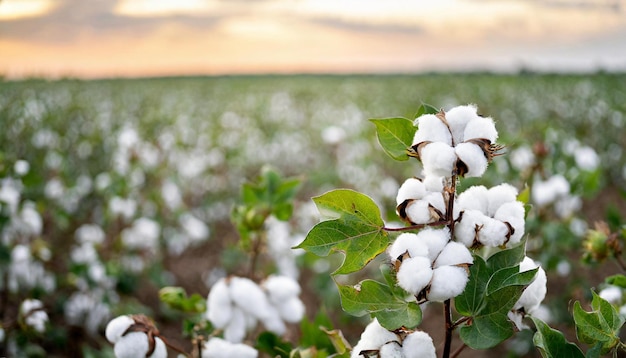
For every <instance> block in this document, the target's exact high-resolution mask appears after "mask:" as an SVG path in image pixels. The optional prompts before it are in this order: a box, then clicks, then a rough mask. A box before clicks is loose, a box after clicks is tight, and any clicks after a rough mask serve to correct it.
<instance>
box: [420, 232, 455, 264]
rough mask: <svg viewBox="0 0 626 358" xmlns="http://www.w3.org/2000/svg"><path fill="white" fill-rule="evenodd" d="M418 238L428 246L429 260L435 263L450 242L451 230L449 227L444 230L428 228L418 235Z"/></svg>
mask: <svg viewBox="0 0 626 358" xmlns="http://www.w3.org/2000/svg"><path fill="white" fill-rule="evenodd" d="M417 238H418V240H419V241H421V242H424V243H425V244H426V246H428V258H429V259H430V261H431V262H433V261H435V259H436V258H437V256H439V253H440V252H441V250H443V248H444V247H445V246H446V244H447V243H448V241H450V230H449V229H448V228H447V227H445V228H443V229H433V228H426V229H424V230H422V231H420V232H419V233H418V234H417Z"/></svg>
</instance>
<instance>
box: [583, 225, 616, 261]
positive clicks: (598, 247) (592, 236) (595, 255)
mask: <svg viewBox="0 0 626 358" xmlns="http://www.w3.org/2000/svg"><path fill="white" fill-rule="evenodd" d="M608 241H609V235H607V233H606V232H604V231H603V230H598V229H596V230H589V231H588V232H587V235H586V236H585V239H584V241H583V248H584V250H585V253H584V255H583V258H584V260H585V261H586V262H602V261H604V260H605V259H606V258H607V257H608V256H609V255H610V254H611V247H610V245H609V242H608Z"/></svg>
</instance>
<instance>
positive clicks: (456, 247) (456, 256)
mask: <svg viewBox="0 0 626 358" xmlns="http://www.w3.org/2000/svg"><path fill="white" fill-rule="evenodd" d="M472 263H474V258H473V257H472V253H471V252H470V251H469V250H468V249H467V247H465V245H464V244H462V243H460V242H456V241H450V242H449V243H448V244H447V245H446V247H444V248H443V250H441V253H440V254H439V256H438V257H437V260H436V261H435V265H434V268H437V267H441V266H446V265H450V266H454V265H461V264H472Z"/></svg>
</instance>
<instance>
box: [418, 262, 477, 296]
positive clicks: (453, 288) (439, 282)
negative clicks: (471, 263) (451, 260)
mask: <svg viewBox="0 0 626 358" xmlns="http://www.w3.org/2000/svg"><path fill="white" fill-rule="evenodd" d="M468 278H469V276H468V273H467V271H466V270H465V268H463V267H458V266H441V267H438V268H436V269H434V270H433V279H432V281H431V282H430V291H428V294H427V295H426V298H428V300H429V301H433V302H443V301H445V300H447V299H449V298H453V297H456V296H458V295H460V294H461V293H462V292H463V290H465V285H467V281H468Z"/></svg>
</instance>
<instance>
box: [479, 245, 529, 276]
mask: <svg viewBox="0 0 626 358" xmlns="http://www.w3.org/2000/svg"><path fill="white" fill-rule="evenodd" d="M524 256H526V239H523V240H522V241H521V242H520V243H519V244H518V245H517V246H515V247H513V248H510V249H507V250H502V251H498V252H496V253H495V254H493V255H491V256H490V257H489V258H488V259H487V266H489V268H491V269H492V270H493V271H494V272H495V271H497V270H499V269H503V268H506V267H513V266H516V265H519V263H520V262H522V260H524Z"/></svg>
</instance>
